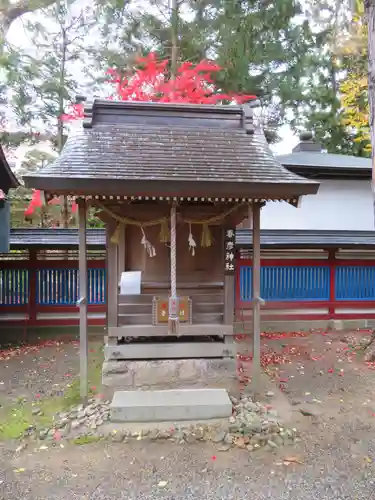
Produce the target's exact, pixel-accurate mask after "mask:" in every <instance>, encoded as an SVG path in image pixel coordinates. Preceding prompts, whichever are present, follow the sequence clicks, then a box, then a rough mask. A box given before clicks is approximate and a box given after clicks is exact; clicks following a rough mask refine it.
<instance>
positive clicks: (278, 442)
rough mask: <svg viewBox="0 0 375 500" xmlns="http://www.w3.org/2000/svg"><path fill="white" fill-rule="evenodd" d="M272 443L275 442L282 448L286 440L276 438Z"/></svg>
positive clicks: (279, 437)
mask: <svg viewBox="0 0 375 500" xmlns="http://www.w3.org/2000/svg"><path fill="white" fill-rule="evenodd" d="M272 442H274V443H275V444H276V445H277V446H282V445H283V444H284V440H283V438H282V437H281V436H275V437H274V438H273V439H272Z"/></svg>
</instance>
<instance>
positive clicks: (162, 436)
mask: <svg viewBox="0 0 375 500" xmlns="http://www.w3.org/2000/svg"><path fill="white" fill-rule="evenodd" d="M170 437H171V433H170V432H169V431H165V430H160V431H159V432H158V439H169V438H170Z"/></svg>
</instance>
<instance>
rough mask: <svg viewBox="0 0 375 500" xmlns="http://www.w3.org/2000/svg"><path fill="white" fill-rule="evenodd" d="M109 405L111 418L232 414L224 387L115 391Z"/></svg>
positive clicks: (159, 418) (163, 418)
mask: <svg viewBox="0 0 375 500" xmlns="http://www.w3.org/2000/svg"><path fill="white" fill-rule="evenodd" d="M110 408H111V420H112V421H113V422H176V421H182V420H183V421H186V420H198V421H200V420H210V419H215V418H227V417H230V416H231V414H232V403H231V401H230V399H229V396H228V392H227V391H226V390H225V389H172V390H164V391H117V392H115V394H114V396H113V400H112V403H111V406H110Z"/></svg>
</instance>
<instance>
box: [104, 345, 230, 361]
mask: <svg viewBox="0 0 375 500" xmlns="http://www.w3.org/2000/svg"><path fill="white" fill-rule="evenodd" d="M233 356H234V354H233ZM104 357H105V359H106V360H107V361H108V360H120V359H178V358H179V359H187V358H223V357H229V353H228V347H227V345H226V344H224V343H222V342H186V343H183V342H181V343H170V344H169V343H154V344H153V343H151V342H150V343H147V344H124V345H117V346H112V345H111V346H108V345H106V346H105V347H104Z"/></svg>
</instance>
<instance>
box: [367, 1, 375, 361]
mask: <svg viewBox="0 0 375 500" xmlns="http://www.w3.org/2000/svg"><path fill="white" fill-rule="evenodd" d="M365 8H366V20H367V29H368V102H369V117H370V135H371V150H372V153H371V158H372V194H373V210H374V224H375V0H365ZM374 340H375V336H374V334H373V335H372V337H371V341H370V343H369V345H368V346H367V348H366V351H365V360H366V361H373V360H375V342H374Z"/></svg>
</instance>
